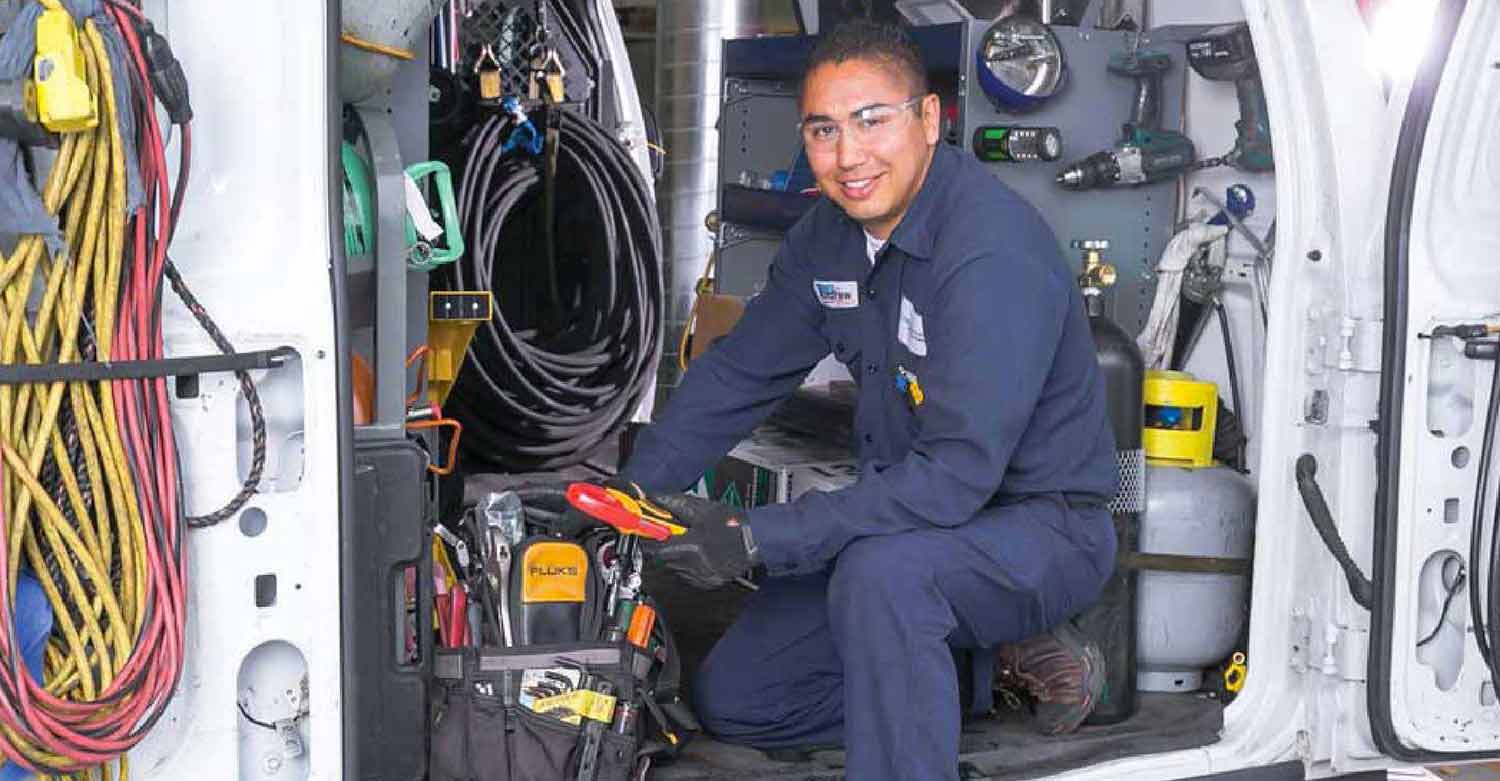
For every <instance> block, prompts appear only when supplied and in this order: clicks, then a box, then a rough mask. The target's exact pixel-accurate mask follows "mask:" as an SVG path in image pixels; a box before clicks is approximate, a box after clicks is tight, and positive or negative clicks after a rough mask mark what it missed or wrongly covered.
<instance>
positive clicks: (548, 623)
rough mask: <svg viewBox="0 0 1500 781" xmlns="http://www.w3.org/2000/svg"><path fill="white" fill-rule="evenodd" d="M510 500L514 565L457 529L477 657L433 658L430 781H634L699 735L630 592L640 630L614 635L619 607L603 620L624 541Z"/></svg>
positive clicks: (619, 629)
mask: <svg viewBox="0 0 1500 781" xmlns="http://www.w3.org/2000/svg"><path fill="white" fill-rule="evenodd" d="M521 495H522V496H525V497H527V502H528V507H527V512H526V521H527V523H526V527H525V528H526V530H527V536H526V537H525V538H524V539H523V540H522V541H521V542H520V544H518V545H516V546H515V547H514V550H513V551H512V550H498V551H497V550H496V547H497V546H494V545H489V544H486V542H487V538H486V536H485V529H484V528H482V527H483V526H484V524H483V522H476V519H475V518H473V517H470V518H467V519H466V521H467V522H468V524H469V529H468V532H469V534H468V536H469V537H470V538H471V539H472V540H474V541H475V543H476V544H475V548H476V549H478V550H479V551H480V556H479V557H478V558H479V561H478V562H476V566H475V574H474V576H473V577H472V578H471V583H470V585H471V586H472V588H473V591H475V592H477V593H476V596H475V600H474V603H475V604H477V605H482V607H480V608H478V610H479V612H480V613H481V614H482V616H483V620H482V621H481V622H480V623H481V624H482V625H483V626H482V629H481V631H480V632H479V637H480V639H482V640H483V643H482V644H480V645H478V646H473V647H458V648H443V649H439V650H437V651H436V652H435V653H434V659H433V668H432V686H431V690H432V705H433V722H432V731H431V744H430V745H431V757H430V771H429V772H430V776H429V778H430V779H431V781H628V779H632V778H639V777H641V775H642V774H643V773H644V771H645V769H646V768H649V766H650V764H651V763H652V762H653V761H654V760H656V759H658V758H661V757H663V756H670V755H674V754H675V753H676V752H677V751H678V750H680V748H681V746H682V745H683V743H684V741H685V740H686V739H687V738H688V737H689V736H691V735H692V734H693V733H695V732H697V731H699V727H698V724H697V722H696V720H695V719H694V718H693V716H692V713H691V711H690V709H688V708H687V707H686V705H685V704H684V703H683V702H682V701H681V699H680V697H679V695H678V689H679V682H680V678H681V665H680V662H679V660H678V659H677V648H676V645H675V643H674V642H673V640H672V634H671V631H670V629H669V628H668V627H667V625H666V623H665V622H664V621H663V620H661V618H660V616H659V614H657V613H656V612H655V605H654V603H653V602H652V601H651V600H650V598H649V597H648V596H646V595H644V594H639V593H633V591H631V590H627V594H631V595H632V600H631V601H632V603H633V604H634V605H636V606H635V607H633V608H632V612H631V615H632V616H634V617H635V618H637V619H640V618H647V619H651V620H650V621H649V622H648V621H642V620H636V621H634V622H633V623H630V628H631V629H635V630H637V631H634V632H627V631H625V628H624V624H622V621H628V619H624V618H623V616H622V613H624V611H623V610H622V609H620V607H619V603H618V602H616V603H615V608H614V609H611V608H610V600H611V598H613V597H617V596H619V593H618V587H617V586H615V581H616V580H617V579H619V578H620V572H621V570H620V568H619V567H620V564H619V562H620V561H621V560H622V558H623V557H620V556H619V555H618V553H619V550H620V542H621V540H622V539H623V538H622V537H620V536H618V535H616V534H615V533H614V532H612V531H610V530H609V529H608V527H601V526H598V525H593V524H582V525H579V524H578V519H577V517H576V516H574V517H572V518H565V517H564V516H565V514H564V513H562V512H559V511H557V508H556V505H555V504H553V503H552V500H553V499H555V498H557V497H560V496H561V494H560V493H558V494H556V495H554V494H553V493H551V492H547V493H544V494H543V495H541V497H540V501H539V497H538V495H537V494H536V492H535V491H531V492H527V491H523V492H521ZM532 502H538V503H539V504H538V506H537V507H535V508H533V507H531V506H530V503H532ZM482 504H483V503H482ZM537 520H541V521H542V522H541V523H535V521H537ZM501 547H503V546H501ZM627 550H628V548H627ZM495 558H498V559H499V560H500V561H501V562H505V566H501V567H497V566H494V565H495V561H493V560H492V559H495ZM631 560H632V561H635V560H636V557H634V556H632V557H631ZM611 564H612V565H613V566H610V565H611ZM627 571H628V570H627ZM502 572H503V573H504V587H503V588H495V587H494V586H495V585H497V582H496V581H497V580H498V579H499V578H500V573H502ZM637 575H638V573H637ZM631 582H632V583H637V584H638V582H639V578H638V577H636V578H634V579H633V580H632V581H631ZM636 613H639V614H640V615H639V616H635V614H636ZM647 623H649V626H646V624H647ZM507 627H508V632H507ZM611 630H614V631H611ZM507 638H508V640H509V642H510V645H508V646H507V645H505V642H506V641H507Z"/></svg>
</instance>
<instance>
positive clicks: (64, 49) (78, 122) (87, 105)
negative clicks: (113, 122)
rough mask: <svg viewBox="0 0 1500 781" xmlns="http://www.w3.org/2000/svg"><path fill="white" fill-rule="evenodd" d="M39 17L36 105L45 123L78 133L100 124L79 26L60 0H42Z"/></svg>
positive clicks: (37, 30) (61, 129) (51, 126)
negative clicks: (86, 70)
mask: <svg viewBox="0 0 1500 781" xmlns="http://www.w3.org/2000/svg"><path fill="white" fill-rule="evenodd" d="M42 6H43V8H44V10H43V11H42V15H41V16H40V17H38V18H37V20H36V60H35V61H34V62H35V68H36V69H35V72H34V73H35V78H36V106H37V115H38V117H39V118H40V119H41V121H42V126H43V127H45V128H47V129H48V130H51V131H52V132H54V133H77V132H80V131H84V130H92V129H94V128H96V127H98V126H99V111H98V108H97V106H96V105H95V102H94V94H93V92H92V91H90V90H89V85H88V83H87V82H85V81H84V63H83V50H82V48H80V47H79V45H78V27H77V26H76V25H74V24H73V17H71V16H69V15H68V12H67V11H66V10H64V9H63V7H62V4H61V3H60V2H59V0H42Z"/></svg>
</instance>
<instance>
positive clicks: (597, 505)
mask: <svg viewBox="0 0 1500 781" xmlns="http://www.w3.org/2000/svg"><path fill="white" fill-rule="evenodd" d="M567 496H568V504H571V505H573V507H574V508H575V509H577V510H578V511H579V512H581V513H583V514H584V515H587V516H589V517H590V518H593V519H595V520H597V521H601V522H603V523H606V524H609V525H610V526H612V527H614V528H615V529H616V530H618V531H620V532H621V533H624V534H636V535H640V536H642V537H649V538H650V539H653V540H656V541H658V542H661V541H663V540H666V539H667V538H668V537H671V536H672V531H671V529H668V528H667V527H665V526H663V525H661V524H659V523H653V522H652V521H649V520H647V519H645V518H642V517H641V515H640V513H638V512H635V511H633V510H631V508H629V507H627V506H625V505H624V504H622V503H621V502H620V500H619V498H618V497H616V496H615V495H614V494H611V493H610V492H609V489H607V488H604V487H603V486H598V485H594V484H593V483H573V484H571V485H569V486H568V493H567Z"/></svg>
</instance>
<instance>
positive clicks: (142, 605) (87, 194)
mask: <svg viewBox="0 0 1500 781" xmlns="http://www.w3.org/2000/svg"><path fill="white" fill-rule="evenodd" d="M81 40H82V41H83V46H82V49H83V53H84V60H85V66H86V73H87V80H88V86H89V89H90V91H91V92H92V94H93V95H94V96H95V99H96V100H98V101H100V106H99V109H100V111H99V114H100V116H101V118H102V119H103V121H101V122H100V123H99V125H98V127H97V128H95V129H93V130H90V131H85V132H81V133H73V134H68V135H64V136H63V138H62V143H61V147H60V149H59V152H58V155H57V159H56V162H55V163H54V165H53V166H52V169H51V171H50V172H49V175H48V177H47V182H46V185H45V187H44V189H43V190H42V200H43V203H44V204H45V206H46V208H47V210H48V212H49V213H51V214H54V215H60V217H61V222H62V225H63V235H64V239H65V243H66V247H67V248H66V250H65V251H63V252H60V253H58V254H56V255H50V253H48V252H47V250H46V246H45V242H44V241H43V240H42V238H41V237H39V236H35V235H30V236H24V237H22V238H21V240H20V241H19V243H18V244H17V246H16V249H15V252H14V253H12V254H11V255H10V257H5V256H4V255H3V254H0V323H3V331H0V364H15V363H60V362H70V361H77V360H79V359H80V349H79V339H78V337H79V331H80V327H81V324H82V318H81V316H80V315H81V311H80V310H81V307H82V306H83V305H84V303H85V302H86V301H88V302H89V303H90V304H91V306H92V310H91V313H90V314H91V317H90V319H91V321H92V323H93V328H94V333H93V336H94V341H95V344H96V345H97V354H98V355H99V356H100V357H106V356H108V355H109V354H110V351H111V347H112V344H113V339H114V324H115V321H116V318H117V316H118V312H117V309H118V306H117V301H118V298H119V291H120V285H121V276H122V272H123V261H122V259H123V257H124V252H125V241H126V232H125V228H126V216H127V215H126V213H125V181H126V177H125V158H124V146H123V140H122V139H121V137H120V133H119V127H118V124H117V116H118V108H119V107H117V106H116V105H115V97H114V91H113V88H112V87H113V83H114V79H115V78H117V77H118V78H126V76H125V74H118V75H117V74H114V73H112V72H111V68H110V62H109V59H108V57H107V56H106V54H105V49H104V42H103V39H102V37H101V36H100V34H99V31H98V29H97V28H96V27H95V26H94V23H93V22H92V21H87V22H85V23H84V25H83V29H82V36H81ZM38 271H40V272H41V275H42V284H43V287H42V292H41V295H40V299H39V305H38V306H37V307H36V309H35V311H34V313H28V311H27V304H28V301H31V300H35V299H34V288H35V287H36V281H37V273H38ZM90 294H92V298H91V299H90ZM64 404H67V405H68V406H69V409H70V410H71V412H72V416H73V419H74V420H75V421H77V429H78V438H79V443H80V446H81V450H82V454H83V461H84V464H83V470H82V476H83V477H86V479H87V484H88V485H89V486H91V487H92V493H93V498H94V501H93V508H92V512H90V511H89V508H88V505H87V504H86V503H85V500H84V496H83V489H82V488H81V483H80V480H79V478H80V474H79V473H77V472H75V471H74V465H73V464H72V463H71V462H70V460H69V458H68V457H67V451H66V447H65V444H64V440H63V435H62V431H61V430H60V429H59V427H58V425H57V423H58V416H59V411H60V409H61V408H62V405H64ZM49 452H50V454H51V455H52V457H53V463H54V464H55V465H56V466H57V467H59V471H60V473H61V478H62V483H63V486H64V487H65V493H66V502H65V504H66V506H67V507H68V508H69V509H70V510H71V512H72V514H73V517H75V518H77V519H79V521H80V523H79V524H78V525H77V526H76V527H75V526H74V525H73V524H72V523H70V522H69V521H68V520H67V519H66V518H65V517H64V514H63V510H62V508H61V507H59V505H58V503H57V502H55V501H54V500H53V498H52V497H51V496H50V495H49V494H48V493H47V492H46V491H45V490H44V489H43V488H42V485H41V481H40V471H41V468H42V464H43V460H44V457H45V456H46V455H48V454H49ZM0 454H3V459H4V464H3V479H0V490H3V494H0V497H3V498H0V501H3V506H4V512H5V521H6V526H7V530H8V532H9V534H8V538H7V540H6V545H7V551H8V552H9V554H10V555H9V557H8V558H9V560H8V561H6V562H5V564H6V572H5V575H6V577H7V578H9V581H8V582H9V587H10V591H9V593H10V594H11V596H12V599H14V595H15V593H16V579H17V575H18V572H19V568H20V565H21V558H20V555H18V552H21V551H24V553H25V556H26V561H27V563H28V564H29V565H30V567H31V570H32V572H33V573H34V574H35V575H36V577H37V579H38V580H39V581H40V582H41V585H42V589H43V591H45V593H46V595H47V599H48V600H49V601H50V602H51V605H52V610H53V614H54V619H53V627H54V630H53V633H52V635H51V637H50V638H49V641H48V645H47V649H46V665H45V675H44V682H45V685H46V687H47V690H48V691H49V692H51V693H53V694H55V695H57V696H59V697H62V698H65V699H68V700H72V701H77V702H89V701H92V700H95V699H96V698H97V697H98V696H99V694H100V693H101V692H103V691H104V690H105V689H106V688H107V687H108V686H109V685H110V683H111V682H112V681H113V680H114V679H115V676H116V675H117V674H118V673H119V671H120V670H121V668H122V667H123V666H124V665H125V663H126V660H128V659H129V658H130V655H131V653H132V652H133V651H134V648H133V644H134V639H135V638H136V637H137V636H139V635H140V634H141V629H142V625H143V623H144V620H145V615H146V607H147V599H148V595H147V594H145V591H146V582H147V573H146V555H145V544H146V542H145V534H144V530H143V528H142V520H141V512H140V507H139V505H138V504H137V502H136V487H135V484H134V481H135V476H134V475H133V473H132V471H131V468H130V466H129V464H128V462H127V460H126V455H125V447H124V443H123V441H122V437H121V433H120V431H119V428H118V426H117V425H116V416H115V400H114V397H113V394H112V393H111V389H110V385H109V383H108V382H100V383H84V382H71V383H65V382H54V383H47V384H42V383H38V384H32V385H0ZM49 554H50V557H51V558H52V559H53V560H54V561H55V562H56V563H57V568H58V569H59V571H60V574H61V576H62V578H61V582H58V581H57V580H55V579H54V578H53V577H52V575H51V574H50V573H49V571H48V567H47V565H46V558H47V557H48V555H49ZM115 567H118V570H119V572H120V574H121V578H120V583H119V584H118V585H115V584H112V583H111V582H110V573H111V571H112V569H113V568H115ZM85 582H87V583H89V584H90V585H91V586H92V589H91V591H92V594H93V596H92V597H90V590H89V589H86V588H85V586H84V583H85ZM157 609H166V606H165V605H158V606H157ZM75 612H76V614H77V617H78V619H79V620H76V621H75V620H74V615H73V614H74V613H75ZM105 618H107V623H106V621H105V620H104V619H105ZM15 650H16V652H19V649H15ZM3 733H4V739H5V740H6V741H7V742H9V743H10V744H11V745H12V746H15V747H16V748H17V749H18V750H19V751H20V752H22V753H23V754H24V755H25V756H27V757H28V758H31V759H33V760H35V761H37V762H42V763H53V764H62V763H64V762H66V761H67V760H66V759H65V758H64V757H60V756H56V755H54V754H51V753H49V752H47V751H45V750H43V749H42V748H41V747H40V746H36V745H33V744H31V743H30V742H28V741H26V740H25V739H23V738H22V736H21V735H19V734H17V733H16V732H15V731H14V730H12V729H11V728H10V727H8V726H5V727H3ZM117 768H118V770H117V771H112V769H111V767H110V766H109V765H104V766H101V767H97V768H93V769H91V770H89V771H86V772H81V773H75V774H73V775H71V776H67V778H77V779H101V781H110V779H112V778H119V779H122V781H123V780H124V779H127V778H128V776H129V768H128V765H127V763H126V759H125V758H124V757H121V758H120V759H119V760H118V763H117ZM116 772H117V775H116Z"/></svg>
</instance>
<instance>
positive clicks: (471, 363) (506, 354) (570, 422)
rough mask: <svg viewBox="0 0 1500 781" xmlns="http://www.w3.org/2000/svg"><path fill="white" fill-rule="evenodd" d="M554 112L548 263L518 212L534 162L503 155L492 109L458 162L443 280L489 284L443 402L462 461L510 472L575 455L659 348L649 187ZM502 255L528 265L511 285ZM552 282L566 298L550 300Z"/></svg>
mask: <svg viewBox="0 0 1500 781" xmlns="http://www.w3.org/2000/svg"><path fill="white" fill-rule="evenodd" d="M554 111H556V114H554V115H553V116H551V117H548V120H549V121H550V123H551V124H552V126H554V127H556V128H557V131H558V133H557V134H556V136H555V138H556V139H557V140H556V143H557V145H558V146H557V150H556V152H557V160H558V168H557V181H556V182H555V184H556V188H557V193H558V202H557V217H558V223H559V225H564V226H566V227H567V232H566V233H565V234H564V235H559V236H558V244H559V246H560V247H561V249H559V252H558V258H557V261H556V266H558V267H561V268H558V267H554V266H552V265H551V264H549V263H548V262H547V259H546V258H545V257H544V256H542V255H541V254H539V253H538V252H537V251H536V248H537V247H540V246H542V245H543V244H544V243H545V242H544V241H543V237H542V236H538V235H536V234H537V232H538V231H539V230H545V229H547V228H546V227H545V226H541V227H540V228H539V226H537V225H536V224H535V222H534V220H528V219H526V217H528V216H529V217H534V213H535V212H536V211H537V210H536V209H533V208H531V207H533V206H535V205H536V204H537V202H539V201H540V200H541V199H542V197H543V193H544V181H543V176H544V175H545V174H544V169H543V162H542V161H543V158H541V157H534V156H532V155H530V154H529V153H527V152H526V151H524V150H521V149H517V150H513V151H511V152H509V153H505V152H503V151H502V150H503V146H504V143H505V140H506V139H507V138H508V137H509V135H510V132H511V130H512V129H513V124H512V121H511V120H510V119H509V118H501V117H492V118H490V119H489V120H488V121H486V122H485V123H484V124H483V125H482V126H481V127H480V128H479V129H478V130H477V131H475V132H474V133H473V134H472V136H471V138H470V142H469V146H468V154H467V159H466V160H465V163H464V166H463V176H462V180H461V182H462V183H461V186H460V189H459V216H460V220H461V221H462V223H463V225H464V237H465V243H466V245H467V247H468V251H467V252H466V253H465V255H464V257H463V258H462V259H460V260H459V261H458V262H457V263H455V264H453V265H452V266H451V267H449V269H448V270H446V271H445V272H444V273H445V276H446V277H447V279H445V280H443V281H444V282H446V283H447V284H450V285H451V286H452V288H453V289H457V290H492V291H493V292H494V293H495V296H496V300H497V303H498V304H499V305H498V306H497V307H496V311H495V317H494V319H493V320H491V321H490V322H489V323H486V324H485V325H484V326H482V327H481V328H480V329H479V331H478V333H477V334H476V335H475V338H474V342H473V344H472V345H471V347H470V351H469V358H468V361H467V362H466V363H465V365H464V369H463V371H462V373H461V374H460V376H459V378H458V382H457V383H456V385H455V386H454V390H453V394H452V396H451V397H450V399H449V406H450V410H451V412H450V414H452V415H453V416H454V417H456V418H458V419H459V420H460V421H461V422H462V423H463V427H464V438H463V444H464V450H465V455H466V458H467V459H469V460H470V462H471V463H473V462H474V461H479V462H485V463H489V464H491V465H494V466H498V467H500V468H504V469H510V470H517V471H525V470H539V469H556V468H560V467H564V466H568V465H571V464H576V463H579V462H581V461H583V460H584V459H585V458H587V457H588V455H589V454H590V453H591V452H592V451H593V450H594V449H595V448H596V447H597V446H598V445H599V444H600V443H602V442H603V441H604V440H605V439H607V438H608V437H610V436H611V435H612V434H613V433H614V432H615V431H617V430H618V429H619V428H620V427H621V426H623V425H624V423H625V422H626V421H627V420H628V419H629V417H630V415H631V414H632V413H633V412H634V411H635V409H636V407H637V406H639V404H640V401H641V399H642V398H643V397H644V394H646V393H648V392H650V390H651V387H652V380H653V378H654V377H655V369H656V364H657V361H658V360H659V358H660V354H661V319H662V306H663V303H662V275H661V233H660V227H659V225H658V223H657V217H656V207H655V203H654V201H653V200H652V197H651V192H650V189H649V186H648V184H647V183H646V181H645V179H644V178H643V177H642V176H641V174H640V171H639V170H638V169H637V168H636V165H635V162H634V160H632V159H631V157H630V155H629V154H628V153H627V152H626V150H625V148H624V147H623V146H622V145H621V144H620V143H619V142H617V141H616V140H615V139H614V137H613V136H612V135H611V134H610V133H609V131H607V130H606V129H605V128H603V127H602V126H600V125H599V124H598V123H596V122H594V121H593V120H590V119H588V118H587V117H584V116H581V115H579V114H577V113H575V112H572V111H568V110H560V109H554ZM536 121H537V125H538V126H542V125H543V123H542V121H541V118H540V117H538V118H537V120H536ZM570 254H571V255H572V257H569V255H570ZM514 264H526V268H525V270H526V271H527V272H528V273H527V274H525V275H524V278H525V279H526V285H527V286H526V287H525V288H524V289H522V290H519V291H517V290H512V289H506V288H505V286H503V285H501V284H499V283H498V280H500V279H501V278H502V275H501V271H502V270H503V269H504V268H505V267H506V266H507V265H509V266H510V269H511V270H515V269H516V268H517V266H516V265H514ZM538 266H545V267H546V268H545V274H543V275H538V274H537V273H535V271H536V270H537V267H538ZM539 276H541V277H543V278H541V279H539ZM516 278H517V277H516V276H515V275H514V274H506V275H505V276H504V279H505V280H507V281H509V280H513V279H516ZM559 288H561V289H564V290H565V291H566V293H565V294H564V295H563V296H562V299H561V300H560V302H558V303H557V304H552V303H551V301H552V296H551V293H550V291H551V290H556V289H559ZM518 301H519V302H521V303H522V304H524V305H523V306H516V304H517V302H518ZM508 304H509V305H511V306H512V308H513V311H511V312H507V311H506V310H507V305H508ZM542 304H545V306H544V307H543V309H542V311H540V312H537V313H535V314H532V313H529V312H527V311H525V310H527V309H529V308H532V307H534V306H536V305H542Z"/></svg>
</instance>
